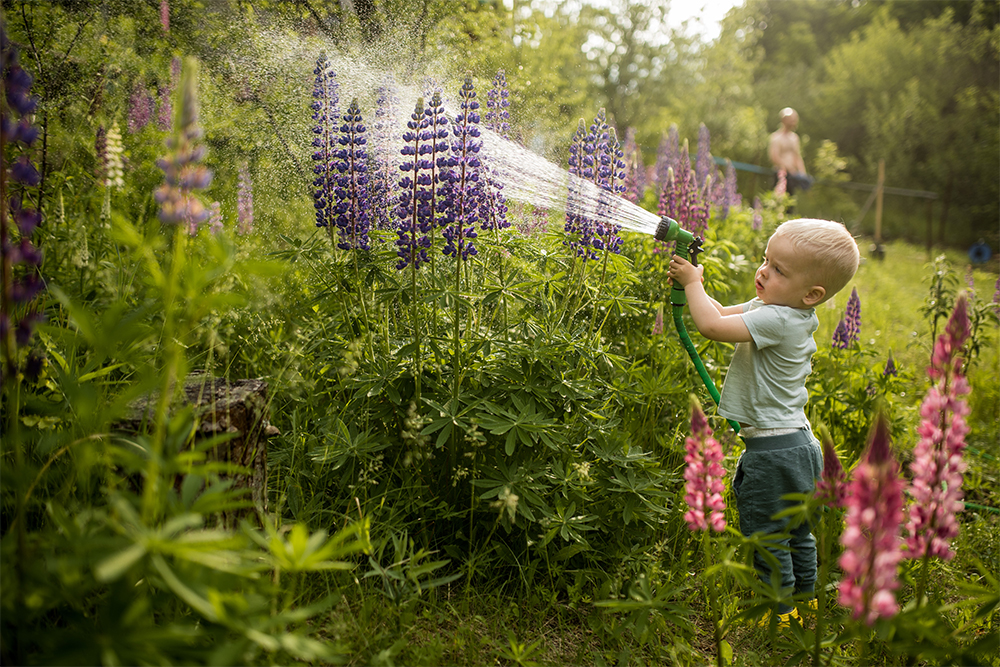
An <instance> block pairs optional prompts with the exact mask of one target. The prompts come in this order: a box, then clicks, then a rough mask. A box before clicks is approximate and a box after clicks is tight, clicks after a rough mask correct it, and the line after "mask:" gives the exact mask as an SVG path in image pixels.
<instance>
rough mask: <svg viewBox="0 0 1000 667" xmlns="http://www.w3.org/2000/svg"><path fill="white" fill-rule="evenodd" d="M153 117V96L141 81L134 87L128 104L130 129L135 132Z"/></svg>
mask: <svg viewBox="0 0 1000 667" xmlns="http://www.w3.org/2000/svg"><path fill="white" fill-rule="evenodd" d="M152 118H153V98H152V97H150V95H149V91H148V90H146V87H145V86H143V85H142V83H140V82H139V81H136V82H135V85H134V86H133V87H132V94H131V95H130V96H129V105H128V126H127V127H128V131H129V134H135V133H136V132H139V131H140V130H142V128H144V127H146V126H147V125H148V124H149V121H150V120H152Z"/></svg>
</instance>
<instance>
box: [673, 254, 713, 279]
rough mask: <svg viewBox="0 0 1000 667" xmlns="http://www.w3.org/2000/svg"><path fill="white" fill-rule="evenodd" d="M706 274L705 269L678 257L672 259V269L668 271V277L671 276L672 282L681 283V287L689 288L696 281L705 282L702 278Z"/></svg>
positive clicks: (674, 256)
mask: <svg viewBox="0 0 1000 667" xmlns="http://www.w3.org/2000/svg"><path fill="white" fill-rule="evenodd" d="M704 272H705V267H703V266H695V265H694V264H692V263H691V262H689V261H687V260H686V259H684V258H683V257H678V256H677V255H672V256H671V257H670V268H669V269H668V270H667V275H668V276H670V278H671V280H674V281H676V282H678V283H680V285H681V287H687V286H688V285H689V284H691V283H693V282H695V281H699V282H704V280H705V279H704V278H703V277H702V274H703V273H704Z"/></svg>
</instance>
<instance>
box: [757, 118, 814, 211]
mask: <svg viewBox="0 0 1000 667" xmlns="http://www.w3.org/2000/svg"><path fill="white" fill-rule="evenodd" d="M778 118H779V119H780V120H781V128H780V129H778V130H777V131H776V132H774V133H773V134H772V135H771V139H770V142H769V144H768V147H767V154H768V156H769V157H770V158H771V163H772V164H773V165H774V169H775V170H776V171H782V170H784V172H785V175H786V178H787V184H788V194H793V193H794V191H795V190H796V189H803V190H805V189H808V187H809V186H810V185H811V184H812V179H810V178H809V177H808V176H807V175H806V165H805V162H803V161H802V152H801V151H800V149H799V135H797V134H795V128H796V126H798V124H799V114H798V113H796V111H795V109H792V108H791V107H785V108H784V109H782V110H781V111H780V112H779V113H778Z"/></svg>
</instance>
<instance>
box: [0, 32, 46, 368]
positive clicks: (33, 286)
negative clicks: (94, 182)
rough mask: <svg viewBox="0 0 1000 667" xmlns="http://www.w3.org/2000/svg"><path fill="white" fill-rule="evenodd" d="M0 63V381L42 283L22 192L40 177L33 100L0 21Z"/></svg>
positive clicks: (24, 336)
mask: <svg viewBox="0 0 1000 667" xmlns="http://www.w3.org/2000/svg"><path fill="white" fill-rule="evenodd" d="M0 67H2V77H3V89H4V93H5V100H6V102H7V104H6V105H4V106H3V112H2V114H0V144H2V152H3V156H4V160H3V164H2V166H0V169H3V170H4V171H5V172H6V173H5V174H4V181H5V183H6V185H7V188H6V192H5V194H7V195H8V198H7V199H6V200H3V201H0V208H2V209H3V210H2V211H0V266H2V270H0V276H2V278H0V280H2V283H0V349H2V350H3V365H2V366H0V381H3V379H4V378H5V377H14V376H15V374H16V372H17V370H18V366H19V361H18V354H17V348H19V347H24V346H26V345H27V344H28V343H29V342H31V336H32V334H33V332H34V327H35V324H37V323H38V322H39V321H41V320H42V319H43V318H42V315H41V313H39V312H38V311H37V310H36V309H35V307H34V306H33V304H32V302H33V301H34V299H35V297H36V296H37V295H38V293H39V292H41V290H42V289H43V288H44V284H43V282H42V279H41V276H40V275H39V272H38V267H39V266H40V265H41V263H42V253H41V251H40V250H38V249H37V248H35V246H34V245H33V244H32V243H31V236H32V234H33V233H34V231H35V229H36V228H37V227H38V225H39V224H40V223H41V220H42V218H41V214H40V213H39V212H38V211H36V210H35V209H34V208H32V207H31V206H29V205H28V201H29V198H28V197H27V196H26V194H27V192H28V191H29V189H30V188H34V187H35V186H37V185H38V183H39V180H40V175H39V174H38V171H37V170H36V169H35V167H34V166H33V165H32V164H31V161H30V159H29V155H28V150H29V149H30V148H31V146H32V144H33V143H34V142H35V139H36V138H37V137H38V130H37V129H36V128H35V127H34V126H33V125H31V121H30V115H31V114H32V113H34V111H35V107H36V105H37V102H38V100H37V98H36V97H34V96H32V95H31V86H32V83H33V79H32V77H31V75H30V74H28V73H27V72H26V71H25V70H24V69H23V68H22V67H21V65H20V64H19V62H18V51H17V48H16V47H15V46H14V45H13V44H12V43H11V42H10V41H8V39H7V32H6V30H5V29H4V27H3V26H2V25H0ZM18 154H19V155H18ZM14 156H17V158H16V159H14ZM11 221H13V222H14V225H13V226H11V224H10V223H11Z"/></svg>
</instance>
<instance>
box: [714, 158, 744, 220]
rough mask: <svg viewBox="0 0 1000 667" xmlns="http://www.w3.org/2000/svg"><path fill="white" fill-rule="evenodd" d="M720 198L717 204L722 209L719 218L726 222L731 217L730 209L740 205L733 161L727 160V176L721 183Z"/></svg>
mask: <svg viewBox="0 0 1000 667" xmlns="http://www.w3.org/2000/svg"><path fill="white" fill-rule="evenodd" d="M718 191H719V194H720V197H719V200H718V201H717V202H716V203H717V204H718V205H719V208H720V209H721V210H720V211H719V217H720V219H722V220H725V219H726V218H727V217H728V216H729V209H730V208H731V207H733V206H739V205H740V193H739V192H737V191H736V167H734V166H733V161H732V160H726V176H725V178H724V179H723V180H722V181H721V182H720V183H719V188H718Z"/></svg>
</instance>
